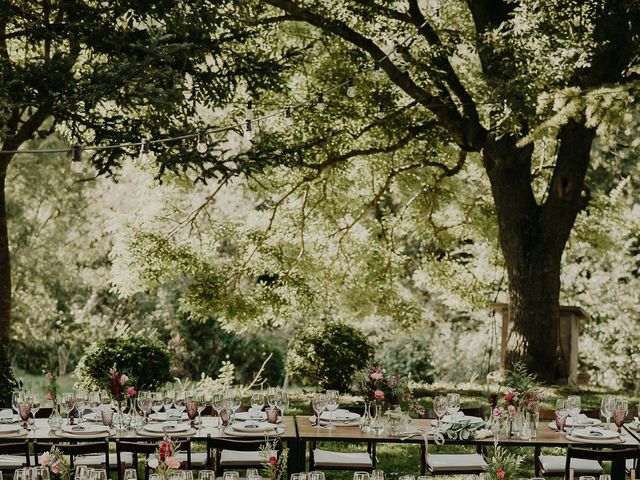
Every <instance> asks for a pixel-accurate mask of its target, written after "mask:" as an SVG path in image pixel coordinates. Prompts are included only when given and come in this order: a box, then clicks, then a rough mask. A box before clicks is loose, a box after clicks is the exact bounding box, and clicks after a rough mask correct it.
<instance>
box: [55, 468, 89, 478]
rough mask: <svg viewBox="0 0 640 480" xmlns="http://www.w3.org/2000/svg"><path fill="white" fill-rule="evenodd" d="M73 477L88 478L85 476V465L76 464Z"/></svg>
mask: <svg viewBox="0 0 640 480" xmlns="http://www.w3.org/2000/svg"><path fill="white" fill-rule="evenodd" d="M45 468H46V467H45ZM47 470H48V469H47ZM73 478H74V479H75V480H89V478H88V476H87V466H86V465H76V469H75V473H74V475H73Z"/></svg>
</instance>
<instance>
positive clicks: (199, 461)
mask: <svg viewBox="0 0 640 480" xmlns="http://www.w3.org/2000/svg"><path fill="white" fill-rule="evenodd" d="M178 460H180V462H182V463H186V462H187V454H186V453H184V452H178ZM206 465H207V452H191V466H192V467H205V466H206Z"/></svg>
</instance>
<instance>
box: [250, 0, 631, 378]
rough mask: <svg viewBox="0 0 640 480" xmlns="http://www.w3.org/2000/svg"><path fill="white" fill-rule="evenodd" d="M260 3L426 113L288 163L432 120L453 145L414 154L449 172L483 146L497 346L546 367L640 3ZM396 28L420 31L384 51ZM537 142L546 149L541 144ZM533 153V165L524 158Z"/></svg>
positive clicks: (621, 102)
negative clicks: (499, 296) (505, 313)
mask: <svg viewBox="0 0 640 480" xmlns="http://www.w3.org/2000/svg"><path fill="white" fill-rule="evenodd" d="M261 3H266V4H269V5H272V6H273V7H275V8H276V9H277V10H279V11H282V12H284V13H286V15H288V18H287V20H291V21H293V22H303V23H306V24H308V25H310V26H312V27H314V28H315V29H318V30H320V31H322V32H324V33H326V34H328V35H331V36H335V37H337V38H338V39H340V40H341V41H342V42H344V44H346V45H347V46H348V47H350V48H351V49H353V53H352V58H353V64H355V65H360V66H361V65H363V64H364V63H365V62H367V61H368V62H377V63H378V64H379V66H380V68H381V69H382V70H383V71H384V73H385V74H386V77H387V79H388V81H389V82H391V83H392V84H393V85H395V86H396V87H397V88H398V89H399V90H400V91H401V92H402V93H403V94H404V95H405V96H406V97H409V98H410V99H411V100H412V101H413V102H414V105H415V106H417V107H418V108H419V109H420V110H421V111H422V112H429V113H430V115H429V116H428V118H427V119H426V120H423V121H422V123H419V124H416V123H413V124H410V125H408V126H407V129H406V131H405V134H404V135H405V136H404V137H397V138H396V139H395V142H389V143H388V144H387V145H386V146H385V147H373V148H369V149H354V150H352V151H347V152H342V154H340V155H335V156H333V157H332V158H329V159H328V160H325V161H323V162H315V163H314V162H308V161H307V162H301V161H300V155H299V154H298V156H297V157H296V159H294V160H292V162H291V163H292V164H293V163H296V162H297V163H298V164H300V163H304V165H305V166H306V167H309V168H311V169H315V170H316V171H320V170H322V169H325V168H331V167H335V166H337V165H338V164H340V163H343V162H347V161H349V160H350V159H352V158H353V157H355V156H365V155H367V154H378V153H380V152H381V151H386V152H389V153H390V152H397V151H399V150H401V148H403V147H405V146H406V145H407V143H409V142H411V141H413V140H414V139H415V138H416V137H419V136H420V135H424V134H425V132H427V131H429V130H434V129H438V130H440V132H441V137H444V138H446V139H448V140H449V141H450V142H453V143H454V144H455V145H456V146H457V148H458V149H459V150H460V152H461V154H460V157H459V161H458V162H457V163H455V164H453V165H451V164H449V165H447V164H446V163H437V164H436V165H434V164H433V163H432V162H431V163H430V162H428V161H426V160H424V159H423V160H422V164H421V165H419V166H422V167H423V168H429V167H434V166H435V167H436V168H438V169H440V170H441V172H442V174H443V175H444V176H448V175H453V174H455V173H457V172H458V171H459V170H460V169H461V168H463V165H464V163H465V161H466V160H465V159H466V154H468V153H474V152H478V153H480V156H481V159H482V164H483V167H484V170H485V173H486V175H487V177H488V179H489V181H490V185H491V193H492V196H493V200H494V203H495V209H496V215H497V221H498V227H499V240H500V246H501V250H502V254H503V256H504V259H505V263H506V268H507V274H508V283H509V307H510V308H509V313H510V315H509V316H510V320H511V321H512V322H513V329H512V333H511V337H510V341H509V349H510V350H509V357H508V358H509V361H510V362H515V361H519V360H523V361H524V362H525V363H526V364H527V366H528V367H529V368H530V370H531V371H532V372H534V373H536V374H537V375H538V376H540V377H541V378H544V379H546V380H552V379H553V378H554V377H555V375H556V369H555V365H556V357H557V354H558V352H557V348H556V344H557V335H558V325H559V295H560V271H561V260H562V254H563V252H564V249H565V245H566V243H567V240H568V238H569V235H570V233H571V231H572V228H573V225H574V223H575V220H576V217H577V216H578V214H579V213H580V212H581V211H582V210H583V209H584V208H585V207H586V205H587V204H588V200H589V196H590V191H589V187H588V186H587V185H586V183H585V178H586V175H587V171H588V166H589V162H590V152H591V148H592V145H593V142H594V139H595V138H596V135H597V134H598V133H600V134H601V136H606V135H605V134H607V131H608V129H609V128H610V127H611V125H612V124H613V126H614V128H615V124H616V123H620V121H621V120H620V118H621V117H620V112H628V111H630V110H631V109H633V108H635V107H636V103H635V101H634V98H633V96H632V95H631V94H630V93H629V91H632V89H633V88H635V82H636V80H637V79H638V70H637V69H638V67H639V65H638V58H640V57H639V56H638V52H639V48H638V47H639V42H640V4H638V2H627V1H621V0H619V1H587V2H581V1H580V2H569V3H567V2H545V3H544V5H542V4H538V2H534V1H515V2H513V1H501V0H486V1H475V2H471V1H467V2H429V4H427V2H419V1H418V0H408V1H407V2H392V3H391V4H389V5H386V4H384V5H383V4H381V3H377V2H364V1H358V0H354V1H342V2H331V4H324V5H320V4H317V3H315V2H301V1H300V2H296V1H292V0H263V1H262V2H261ZM433 5H436V8H435V9H434V8H432V9H429V8H427V7H428V6H433ZM402 34H417V35H418V37H415V38H414V40H413V41H412V42H410V43H409V44H408V45H401V44H400V45H393V46H392V47H391V48H392V49H395V52H394V53H395V54H394V55H392V56H391V55H388V53H389V48H387V45H385V42H387V43H388V42H389V41H390V38H393V39H398V38H402ZM418 38H419V40H418ZM391 42H393V40H391ZM345 48H346V47H345ZM385 49H386V50H385ZM366 57H368V59H369V60H366ZM550 99H551V100H552V102H550V101H549V100H550ZM503 102H504V108H502V107H500V106H499V105H500V104H502V103H503ZM553 102H555V105H554V104H553ZM485 103H488V104H489V108H488V109H487V108H485V107H484V106H483V104H485ZM609 137H611V134H609ZM545 142H546V143H551V144H553V145H554V147H555V152H553V153H551V154H550V153H549V152H548V150H547V145H545ZM317 143H320V142H317ZM317 143H316V144H317ZM309 144H312V145H313V144H314V142H313V140H312V139H311V140H310V139H307V142H306V144H305V145H309ZM270 147H273V145H270ZM306 150H307V151H310V150H311V149H310V148H307V149H306ZM279 153H280V154H281V153H282V151H279ZM256 155H258V154H257V153H256ZM536 156H539V157H540V161H541V162H542V166H541V167H540V168H538V167H537V166H536V165H534V159H535V158H536ZM417 163H418V164H420V163H421V162H419V161H418V162H417ZM395 172H396V175H397V174H399V173H401V172H399V171H397V170H396V171H395ZM541 182H542V183H543V184H544V188H542V189H540V183H541ZM382 192H383V190H382V191H381V194H380V195H379V196H378V198H374V202H373V203H372V205H376V204H378V203H379V201H380V199H381V197H382ZM540 332H544V335H541V334H540Z"/></svg>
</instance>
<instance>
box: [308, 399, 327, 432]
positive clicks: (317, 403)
mask: <svg viewBox="0 0 640 480" xmlns="http://www.w3.org/2000/svg"><path fill="white" fill-rule="evenodd" d="M326 404H327V399H326V397H325V396H324V393H316V394H315V395H314V396H313V400H311V407H312V408H313V411H314V412H316V425H315V427H316V428H318V429H319V428H320V415H321V414H322V412H323V411H324V409H325V407H326Z"/></svg>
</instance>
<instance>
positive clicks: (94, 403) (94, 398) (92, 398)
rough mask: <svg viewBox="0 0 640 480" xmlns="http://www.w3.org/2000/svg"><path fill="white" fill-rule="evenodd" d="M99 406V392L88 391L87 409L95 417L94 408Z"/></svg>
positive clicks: (96, 408)
mask: <svg viewBox="0 0 640 480" xmlns="http://www.w3.org/2000/svg"><path fill="white" fill-rule="evenodd" d="M99 406H100V392H89V410H91V413H92V414H93V417H94V418H95V414H96V410H98V407H99Z"/></svg>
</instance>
